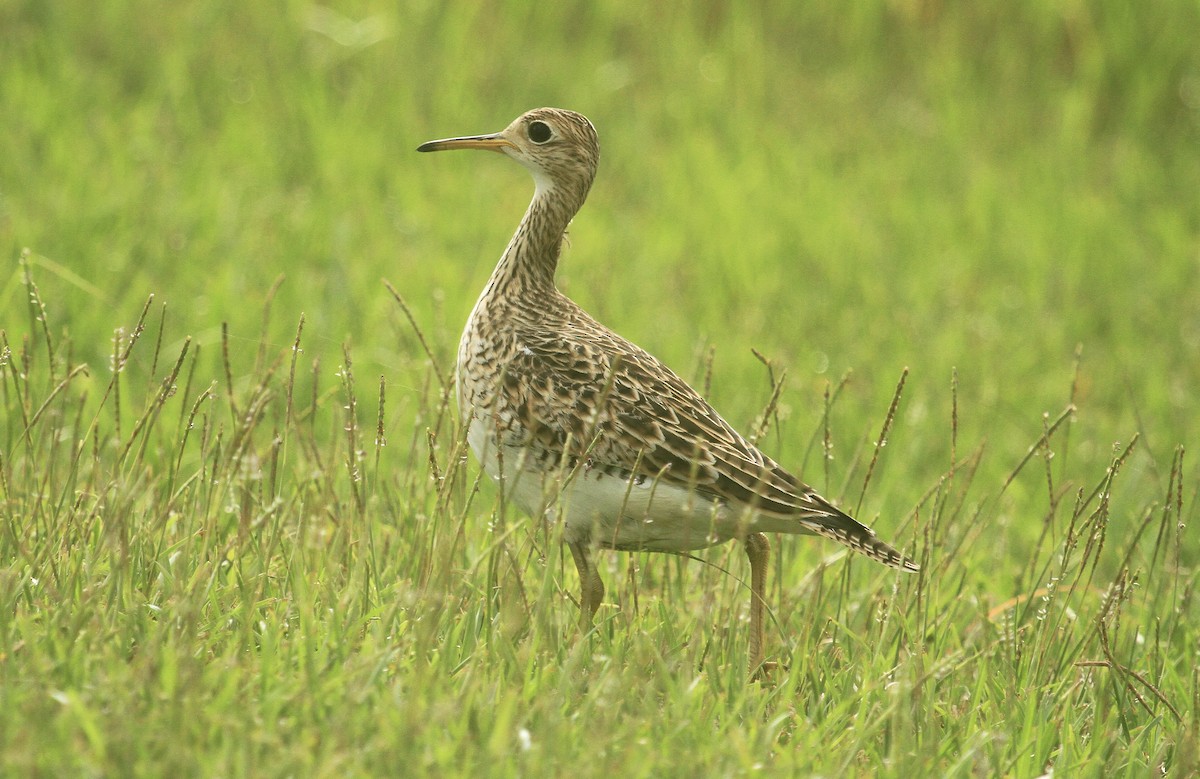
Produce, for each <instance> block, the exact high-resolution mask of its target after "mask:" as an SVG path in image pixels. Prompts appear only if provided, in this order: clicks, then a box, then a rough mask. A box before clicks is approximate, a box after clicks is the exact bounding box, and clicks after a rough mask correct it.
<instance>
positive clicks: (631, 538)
mask: <svg viewBox="0 0 1200 779" xmlns="http://www.w3.org/2000/svg"><path fill="white" fill-rule="evenodd" d="M494 430H495V427H494V425H493V424H488V423H485V422H483V421H482V420H480V419H478V418H476V417H474V416H472V418H471V421H470V428H469V429H468V431H467V442H468V443H469V444H470V446H471V450H472V451H473V452H475V456H476V457H478V458H479V461H480V463H481V464H482V465H483V469H484V471H485V472H486V473H487V474H488V475H489V476H491V477H492V479H494V480H496V481H497V482H501V481H502V487H501V489H502V490H503V491H504V495H505V497H506V498H507V499H508V500H509V501H511V502H512V503H514V504H515V505H517V506H518V507H520V508H521V509H522V510H523V511H525V512H527V513H528V514H530V515H531V516H534V517H543V518H545V519H546V520H547V521H549V522H552V523H553V522H559V521H563V522H564V523H565V525H564V527H563V537H564V540H566V541H568V542H572V543H594V544H596V545H598V546H603V547H608V548H611V549H624V550H634V549H644V550H647V551H659V552H672V551H675V552H682V551H688V550H692V549H703V548H705V547H709V546H713V545H714V544H720V543H723V542H725V541H728V540H729V539H731V538H737V537H742V536H744V535H745V533H746V532H747V530H748V529H750V525H751V522H752V520H751V518H750V517H748V516H739V515H738V514H737V513H736V512H734V511H731V510H729V509H728V508H726V507H724V506H721V505H720V504H717V503H714V502H713V501H711V500H709V499H707V498H705V497H703V496H700V495H697V494H695V493H693V492H691V491H690V490H686V489H682V488H680V487H676V486H673V485H670V484H665V483H663V482H661V481H655V480H654V479H650V478H646V479H643V480H640V481H639V480H638V479H627V478H623V477H621V476H618V475H613V474H611V473H607V472H605V471H602V470H600V469H599V468H589V467H587V466H586V465H584V466H580V467H579V468H577V469H576V470H575V471H570V470H562V471H556V470H551V471H546V470H543V469H542V468H539V467H538V463H537V462H536V461H535V458H534V457H533V456H531V455H530V454H529V453H528V452H525V451H524V450H522V449H519V448H517V447H509V446H505V447H504V449H503V451H502V452H501V451H499V450H498V447H497V446H496V440H495V433H494Z"/></svg>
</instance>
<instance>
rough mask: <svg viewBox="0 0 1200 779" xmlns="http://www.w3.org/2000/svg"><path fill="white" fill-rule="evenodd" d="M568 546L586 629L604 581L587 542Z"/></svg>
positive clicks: (599, 598)
mask: <svg viewBox="0 0 1200 779" xmlns="http://www.w3.org/2000/svg"><path fill="white" fill-rule="evenodd" d="M764 540H765V539H764ZM568 546H569V547H571V556H572V557H574V558H575V568H576V569H577V570H578V571H579V628H580V630H583V631H587V630H589V629H591V627H592V617H593V616H595V614H596V609H598V608H600V601H602V600H604V582H602V581H600V571H599V570H597V569H596V566H595V564H594V563H593V561H592V558H591V554H590V552H591V550H590V549H589V548H588V546H587V544H574V543H572V544H568Z"/></svg>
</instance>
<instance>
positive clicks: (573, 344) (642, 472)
mask: <svg viewBox="0 0 1200 779" xmlns="http://www.w3.org/2000/svg"><path fill="white" fill-rule="evenodd" d="M582 315H583V316H586V314H582ZM518 341H519V343H518V344H517V346H516V348H515V349H514V350H513V352H512V353H513V357H512V359H511V362H510V364H509V365H508V366H507V367H506V369H505V373H506V383H507V390H508V392H510V393H514V392H515V393H516V394H517V398H518V399H519V400H518V402H517V404H516V407H515V412H516V414H517V416H518V418H519V421H520V423H521V427H522V428H523V429H524V430H525V435H526V436H527V440H526V441H524V442H523V443H527V444H531V445H532V446H533V448H534V450H535V451H539V452H541V453H542V455H543V457H545V458H546V459H548V460H550V461H552V462H555V463H563V462H565V463H566V464H567V465H568V467H573V466H574V465H576V464H584V465H586V466H587V467H589V468H600V469H603V470H607V471H611V472H614V473H619V474H621V475H624V476H626V477H627V478H636V477H640V478H649V479H656V480H658V481H659V482H661V483H668V484H675V485H678V486H681V487H686V488H689V489H695V490H696V491H697V492H699V493H701V494H703V495H706V496H708V497H710V498H712V499H714V500H718V501H720V502H722V503H725V504H727V505H731V506H734V507H739V508H740V507H749V508H752V509H753V510H754V513H755V514H756V515H758V516H760V517H764V518H766V521H765V522H764V523H763V529H766V530H770V531H774V532H787V533H815V534H817V535H822V536H826V537H828V538H832V539H834V540H836V541H838V542H840V543H843V544H845V545H847V546H849V547H851V548H853V549H855V550H857V551H859V552H862V553H864V554H866V555H867V556H869V557H872V558H873V559H875V560H877V561H879V562H882V563H884V564H886V565H890V566H892V567H896V568H902V569H905V570H917V566H916V564H915V563H913V562H912V561H911V560H909V559H908V558H906V557H904V555H903V554H901V553H900V552H898V551H897V550H895V549H894V548H892V547H891V546H889V545H888V544H886V543H884V542H883V541H880V540H879V539H878V538H877V537H876V536H875V533H874V531H872V530H871V529H870V528H868V527H867V526H866V525H863V524H862V523H860V522H859V521H857V520H855V519H854V518H852V517H850V516H849V515H847V514H845V513H844V512H842V511H840V510H839V509H838V508H837V507H835V506H834V505H833V504H832V503H830V502H829V501H828V500H826V499H825V498H823V497H821V496H820V495H819V494H817V492H816V491H815V490H814V489H813V488H812V487H810V486H808V485H807V484H805V483H803V482H801V481H800V480H799V479H797V478H796V477H795V476H793V475H792V474H790V473H788V472H787V471H786V470H784V469H783V468H782V467H780V466H779V465H778V464H777V463H776V462H774V461H773V460H772V459H771V458H769V457H767V456H766V455H765V454H763V453H762V451H760V450H759V449H758V447H756V446H754V444H752V443H750V442H749V441H747V440H746V439H745V438H744V437H743V436H742V435H740V434H739V433H738V432H737V431H736V430H734V429H733V427H732V426H731V425H730V424H729V423H728V422H726V421H725V419H724V418H722V417H721V415H720V414H718V413H717V412H716V410H714V409H713V407H712V406H711V405H709V403H708V402H707V401H706V400H704V398H702V397H701V396H700V394H699V393H698V392H696V391H695V390H694V389H692V387H691V386H689V385H688V383H687V382H685V381H684V380H683V379H681V378H679V376H677V375H676V374H675V373H674V372H673V371H672V370H671V369H670V368H668V367H667V366H666V365H664V364H663V363H662V362H660V361H659V360H658V359H657V358H655V357H654V356H653V355H651V354H649V353H648V352H646V351H645V350H643V349H641V348H639V347H638V346H636V345H634V344H632V343H630V342H628V341H626V340H625V339H623V338H621V337H620V336H618V335H616V334H615V333H613V332H612V331H610V330H607V329H605V328H603V327H602V326H600V325H598V324H597V323H595V322H594V320H591V322H589V326H587V327H572V326H570V323H569V322H568V323H564V325H563V326H562V327H560V328H557V330H555V331H548V330H547V329H546V328H536V329H530V330H528V331H525V332H521V333H519V334H518Z"/></svg>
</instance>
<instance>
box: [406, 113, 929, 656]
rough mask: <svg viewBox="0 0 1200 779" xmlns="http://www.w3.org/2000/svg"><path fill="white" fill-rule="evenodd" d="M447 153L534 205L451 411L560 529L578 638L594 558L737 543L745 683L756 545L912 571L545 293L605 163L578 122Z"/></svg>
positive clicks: (464, 351)
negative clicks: (485, 154)
mask: <svg viewBox="0 0 1200 779" xmlns="http://www.w3.org/2000/svg"><path fill="white" fill-rule="evenodd" d="M445 149H490V150H492V151H497V152H500V153H502V154H505V155H507V156H509V157H511V158H512V159H514V160H516V161H517V162H519V163H521V165H523V166H525V168H527V169H528V170H529V172H530V173H532V174H533V180H534V183H535V185H536V189H535V190H534V194H533V201H532V202H531V203H530V204H529V209H528V210H527V211H526V212H525V217H524V218H523V219H522V220H521V224H520V226H518V227H517V232H516V234H515V235H513V237H512V240H511V241H509V244H508V248H507V249H505V250H504V254H503V255H502V256H501V257H500V262H499V264H497V265H496V269H495V270H494V271H493V272H492V276H491V278H490V279H489V280H488V283H487V286H486V287H484V290H483V293H482V294H481V295H480V296H479V300H478V301H477V302H476V303H475V308H474V310H473V311H472V312H471V316H470V318H469V319H468V320H467V326H466V329H465V330H464V331H463V335H462V341H461V342H460V343H459V347H458V367H457V381H458V406H459V413H460V414H461V418H462V422H463V424H464V425H465V426H466V427H467V441H468V442H469V444H470V446H471V449H472V450H473V451H474V452H475V455H476V456H477V457H478V458H479V461H480V462H481V463H482V465H483V468H484V470H485V471H486V472H487V473H488V474H489V475H490V476H491V477H492V478H493V479H496V480H497V481H499V482H501V484H502V490H503V493H504V494H505V495H506V496H507V497H508V499H509V500H511V501H513V502H514V503H515V504H516V505H518V506H519V507H520V508H521V509H523V510H524V511H526V512H529V513H530V514H531V515H533V516H535V517H546V518H547V519H549V520H551V521H555V520H557V521H558V522H561V523H562V535H563V539H564V540H565V541H566V543H567V545H568V546H569V547H570V549H571V555H572V557H574V559H575V565H576V567H577V568H578V569H579V579H580V582H581V584H580V589H581V592H580V599H579V610H580V623H581V625H582V626H583V627H584V629H587V628H588V627H590V625H591V624H592V618H593V615H594V614H595V612H596V609H597V607H599V605H600V602H601V600H602V599H603V598H604V584H603V583H602V582H601V581H600V573H599V571H598V570H597V567H596V564H595V561H594V560H593V552H594V551H595V550H596V549H597V548H607V549H619V550H624V551H656V552H676V553H679V552H688V551H691V550H695V549H702V548H705V547H709V546H713V545H714V544H720V543H724V542H726V541H728V540H730V539H734V538H736V539H739V540H740V541H742V542H743V543H744V544H745V548H746V554H747V556H748V557H749V559H750V590H751V595H750V597H751V600H750V639H749V655H750V671H751V673H757V672H758V671H759V670H760V668H761V666H762V663H763V609H764V593H765V587H766V574H767V560H768V557H769V555H770V544H769V542H768V541H767V537H766V536H765V535H764V533H768V532H770V533H796V534H813V535H819V536H825V537H826V538H832V539H833V540H835V541H838V542H840V543H842V544H845V545H846V546H848V547H850V548H851V549H853V550H855V551H856V552H861V553H862V554H865V555H866V556H867V557H870V558H871V559H873V560H877V561H879V562H881V563H883V564H885V565H889V566H892V567H893V568H899V569H901V570H904V571H916V570H918V566H917V564H916V563H914V562H913V561H912V560H910V559H909V558H907V557H905V556H904V555H903V554H902V553H900V552H898V551H896V550H895V549H894V548H892V547H891V546H889V545H888V544H886V543H884V542H883V541H880V540H879V539H878V538H876V537H875V533H874V532H873V531H872V530H871V529H870V528H868V527H866V526H865V525H863V524H861V523H860V522H858V521H857V520H855V519H853V518H851V517H850V516H849V515H847V514H845V513H843V512H842V511H840V510H839V509H838V508H836V507H835V506H834V505H833V504H832V503H830V502H829V501H828V500H826V499H825V498H822V497H821V496H820V495H818V494H817V493H816V492H815V491H814V490H813V489H812V488H811V487H809V486H808V485H807V484H804V483H803V482H801V481H800V480H799V479H797V478H796V477H795V476H793V475H792V474H790V473H788V472H787V471H786V470H784V469H783V468H781V467H780V466H779V465H778V464H776V463H775V462H774V461H773V460H772V459H771V458H769V457H767V456H766V455H765V454H763V453H762V452H761V451H759V449H758V448H757V447H756V446H755V445H754V444H752V443H750V442H749V441H747V440H746V439H745V438H744V437H742V436H741V435H740V434H739V433H738V432H737V431H736V430H734V429H733V427H732V426H731V425H730V424H729V423H728V422H726V421H725V420H724V419H723V418H722V417H721V415H720V414H718V413H717V412H716V411H714V410H713V408H712V406H710V405H709V404H708V402H706V401H705V400H704V398H702V397H701V396H700V394H699V393H697V392H696V391H695V390H694V389H692V388H691V387H690V386H688V384H687V383H686V382H685V381H684V380H683V379H681V378H679V377H678V376H677V375H675V373H674V372H673V371H671V369H670V368H668V367H667V366H666V365H664V364H663V363H661V362H659V361H658V360H657V359H656V358H655V357H653V356H652V355H650V354H649V353H647V352H646V351H644V350H642V349H641V348H639V347H637V346H636V345H634V344H632V343H630V342H629V341H627V340H625V339H624V338H622V337H621V336H619V335H617V334H616V333H614V332H613V331H612V330H609V329H608V328H607V327H605V326H604V325H602V324H600V323H599V322H597V321H596V320H595V319H593V318H592V317H591V316H589V315H588V314H587V313H586V312H585V311H584V310H583V309H581V308H580V307H579V306H578V305H576V304H575V303H574V302H573V301H572V300H571V299H570V298H568V297H567V296H566V295H564V294H562V293H561V292H560V291H559V290H558V289H557V288H556V287H555V285H554V273H555V269H556V267H557V265H558V257H559V252H560V251H561V248H562V242H563V235H564V233H565V232H566V229H567V224H568V223H569V222H570V221H571V219H572V217H574V216H575V214H576V213H577V212H578V211H579V209H580V207H581V206H582V205H583V201H584V200H585V199H586V197H587V194H588V190H589V189H590V188H591V185H592V179H593V178H594V177H595V175H596V164H597V162H598V160H599V156H600V147H599V144H598V143H597V140H596V130H595V128H594V127H592V123H591V122H589V121H588V120H587V118H586V117H584V116H581V115H579V114H577V113H574V112H572V111H564V110H560V109H556V108H539V109H535V110H533V111H529V112H528V113H526V114H523V115H522V116H520V117H519V118H517V120H516V121H514V122H513V123H512V124H510V125H509V126H508V127H506V128H505V129H504V130H502V131H500V132H498V133H493V134H491V135H475V136H469V137H461V138H448V139H445V140H440V141H430V142H429V143H425V144H422V145H421V146H420V147H419V148H418V151H442V150H445Z"/></svg>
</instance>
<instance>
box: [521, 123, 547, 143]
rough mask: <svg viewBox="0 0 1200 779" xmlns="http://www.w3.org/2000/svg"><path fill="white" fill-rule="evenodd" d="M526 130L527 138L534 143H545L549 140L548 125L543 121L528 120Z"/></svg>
mask: <svg viewBox="0 0 1200 779" xmlns="http://www.w3.org/2000/svg"><path fill="white" fill-rule="evenodd" d="M527 132H528V133H529V140H531V141H533V142H534V143H545V142H546V141H548V140H550V135H551V133H550V125H548V124H546V123H545V122H530V123H529V129H528V130H527Z"/></svg>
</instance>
